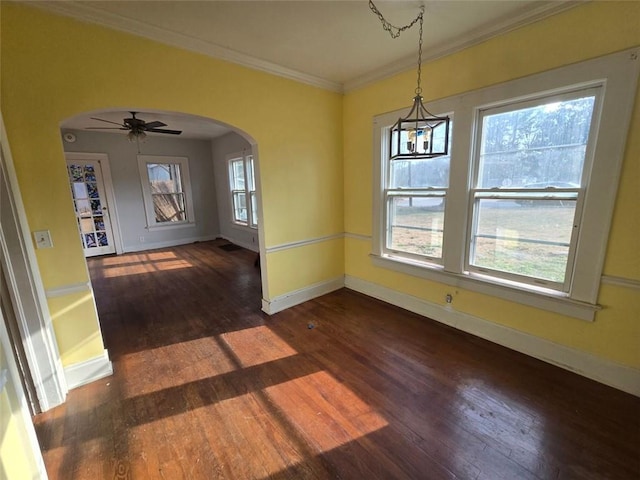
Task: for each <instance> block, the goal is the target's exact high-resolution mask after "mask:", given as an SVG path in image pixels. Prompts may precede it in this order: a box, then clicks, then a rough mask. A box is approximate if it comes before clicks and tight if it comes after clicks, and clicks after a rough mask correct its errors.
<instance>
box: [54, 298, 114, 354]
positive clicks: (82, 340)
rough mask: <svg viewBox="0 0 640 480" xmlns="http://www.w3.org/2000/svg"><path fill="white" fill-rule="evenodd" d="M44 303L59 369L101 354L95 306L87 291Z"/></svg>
mask: <svg viewBox="0 0 640 480" xmlns="http://www.w3.org/2000/svg"><path fill="white" fill-rule="evenodd" d="M47 304H48V306H49V312H50V313H51V320H52V321H53V330H54V332H55V334H56V339H57V341H58V350H59V351H60V359H61V361H62V365H63V366H65V367H67V366H69V365H73V364H74V363H79V362H82V361H84V360H87V359H90V358H95V357H99V356H101V355H102V354H103V350H104V346H103V342H102V334H101V333H100V329H99V328H97V329H96V328H95V319H96V318H97V314H96V306H95V303H94V298H93V295H92V293H91V292H90V291H89V290H87V291H86V292H78V293H73V294H70V295H65V296H63V297H54V298H48V299H47Z"/></svg>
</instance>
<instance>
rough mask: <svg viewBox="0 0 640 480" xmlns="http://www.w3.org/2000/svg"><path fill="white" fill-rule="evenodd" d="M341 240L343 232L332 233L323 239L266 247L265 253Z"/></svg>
mask: <svg viewBox="0 0 640 480" xmlns="http://www.w3.org/2000/svg"><path fill="white" fill-rule="evenodd" d="M343 238H344V232H340V233H334V234H333V235H326V236H324V237H314V238H306V239H304V240H298V241H296V242H288V243H281V244H279V245H273V246H271V247H267V248H266V252H267V253H273V252H279V251H281V250H289V249H290V248H298V247H305V246H307V245H313V244H314V243H322V242H329V241H331V240H341V239H343Z"/></svg>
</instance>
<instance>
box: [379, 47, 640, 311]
mask: <svg viewBox="0 0 640 480" xmlns="http://www.w3.org/2000/svg"><path fill="white" fill-rule="evenodd" d="M639 53H640V49H638V48H634V49H630V50H626V51H623V52H618V53H614V54H611V55H607V56H604V57H600V58H596V59H593V60H588V61H585V62H581V63H577V64H574V65H570V66H566V67H561V68H558V69H555V70H550V71H548V72H543V73H539V74H536V75H532V76H529V77H526V78H523V79H518V80H513V81H510V82H507V83H504V84H500V85H495V86H492V87H488V88H484V89H481V90H476V91H472V92H467V93H464V94H461V95H457V96H454V97H449V98H445V99H442V100H439V101H435V102H431V103H429V104H428V105H427V108H428V109H429V110H430V111H432V112H454V115H455V122H453V132H452V135H453V143H452V148H451V166H450V179H449V192H448V195H447V212H446V213H445V215H446V217H445V218H446V220H445V225H446V226H447V227H446V231H445V234H444V235H445V246H446V248H445V249H444V252H443V264H442V266H439V265H432V264H426V263H423V262H415V261H411V260H408V259H406V258H399V257H394V256H392V255H388V254H385V253H384V249H383V239H384V234H385V229H386V225H385V215H384V210H385V209H386V205H384V203H383V188H384V185H385V183H384V180H385V177H384V176H385V175H386V172H385V170H384V169H385V165H386V163H387V162H383V161H382V160H383V158H384V156H385V155H387V148H388V147H387V144H388V137H387V135H388V127H389V126H391V125H393V123H394V122H395V121H396V120H397V119H398V117H399V116H401V115H403V114H405V113H406V112H407V111H408V108H407V109H402V110H398V111H395V112H391V113H387V114H383V115H379V116H377V117H375V118H374V122H373V142H374V144H373V145H374V149H373V152H374V172H373V177H374V178H373V180H374V181H373V185H374V192H373V251H372V253H371V258H372V260H373V263H374V264H375V265H377V266H380V267H383V268H388V269H392V270H395V271H400V272H402V273H405V274H408V275H413V276H417V277H421V278H427V279H430V280H434V281H437V282H441V283H445V284H447V285H452V286H459V287H461V288H465V289H468V290H471V291H476V292H480V293H484V294H488V295H492V296H496V297H500V298H504V299H506V300H510V301H515V302H518V303H522V304H525V305H530V306H534V307H537V308H542V309H545V310H550V311H553V312H557V313H560V314H563V315H567V316H571V317H575V318H580V319H583V320H593V318H594V316H595V312H596V311H597V310H599V308H600V307H599V306H598V305H597V298H598V291H599V286H600V281H601V276H602V269H603V265H604V259H605V254H606V247H607V240H608V236H609V229H610V225H611V218H612V214H613V209H614V206H615V201H616V195H617V187H618V181H619V177H620V171H621V169H622V163H623V159H624V148H625V144H626V138H627V133H628V131H629V124H630V119H631V114H632V112H633V105H634V98H635V92H636V85H637V81H638V73H639V71H640V60H638V56H639ZM598 86H601V87H602V89H603V92H604V94H603V102H602V109H601V113H600V116H599V118H598V117H595V118H594V121H595V122H596V124H595V130H594V131H596V132H597V135H598V139H597V144H596V147H595V151H594V156H593V158H594V160H593V164H592V167H591V172H590V176H589V178H587V182H588V185H587V187H588V188H587V189H586V193H585V196H584V209H585V210H584V214H583V218H582V225H581V233H580V238H578V239H577V244H576V250H575V265H574V270H573V281H572V285H571V289H570V291H569V292H568V293H562V292H558V291H552V290H547V289H544V288H537V287H533V286H524V285H522V284H515V283H512V282H509V281H498V280H497V279H495V278H487V277H485V276H483V275H480V274H477V273H472V272H467V271H464V268H463V265H464V261H465V253H466V244H467V238H468V231H467V225H468V222H467V220H468V218H467V216H468V215H470V214H471V211H470V210H469V205H468V196H467V195H468V185H469V180H470V175H471V172H470V168H469V167H470V162H471V160H470V159H471V156H472V155H473V143H472V139H473V135H475V131H476V130H475V121H476V118H477V113H478V111H479V110H481V109H486V108H489V107H492V106H498V105H503V104H504V103H505V102H506V101H515V100H527V99H532V98H537V97H540V96H545V95H551V94H553V93H560V92H565V91H567V90H569V89H576V88H582V87H584V88H586V87H598ZM595 113H596V112H594V115H595ZM585 168H586V167H585ZM461 186H462V188H461ZM450 219H455V221H454V222H451V221H447V220H450Z"/></svg>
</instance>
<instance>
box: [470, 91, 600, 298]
mask: <svg viewBox="0 0 640 480" xmlns="http://www.w3.org/2000/svg"><path fill="white" fill-rule="evenodd" d="M596 94H597V90H596V89H587V90H580V91H576V92H572V93H568V94H565V95H561V96H551V97H545V98H541V99H538V100H534V101H529V102H518V103H513V104H507V105H505V106H500V107H493V108H489V109H486V110H481V111H480V113H479V119H478V120H479V121H478V122H477V125H478V129H479V134H478V135H477V138H479V143H480V145H479V148H478V149H477V155H476V157H475V162H474V171H475V175H474V177H475V178H474V186H473V188H472V189H471V191H470V195H471V199H472V205H473V207H472V208H473V212H472V216H471V225H470V231H471V235H470V245H469V254H468V265H467V266H468V268H469V270H471V271H478V272H481V273H491V275H495V276H498V277H501V278H505V279H513V280H518V281H524V282H528V283H535V284H541V285H545V286H550V287H553V288H557V289H560V290H563V289H564V287H565V284H567V285H568V283H567V282H565V280H566V279H568V278H570V276H571V270H572V263H571V262H570V261H569V260H570V258H571V255H572V250H573V248H574V246H575V238H576V236H577V235H578V233H579V225H580V223H581V222H580V215H581V212H580V210H579V209H578V203H579V200H580V197H581V195H582V193H581V192H582V189H581V185H582V178H583V172H584V166H585V157H586V152H587V145H588V141H589V132H590V130H591V123H592V118H593V110H594V105H595V99H596Z"/></svg>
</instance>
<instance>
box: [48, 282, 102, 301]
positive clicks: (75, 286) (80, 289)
mask: <svg viewBox="0 0 640 480" xmlns="http://www.w3.org/2000/svg"><path fill="white" fill-rule="evenodd" d="M85 292H91V293H92V292H93V289H92V288H91V283H89V282H80V283H72V284H69V285H62V286H61V287H55V288H47V289H46V290H45V295H46V296H47V298H55V297H64V296H65V295H71V294H73V293H85Z"/></svg>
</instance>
